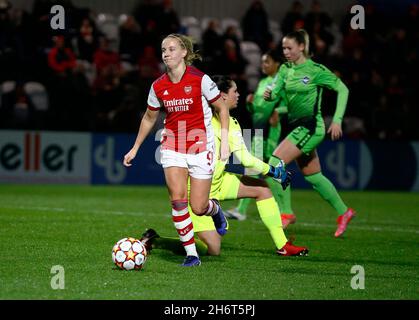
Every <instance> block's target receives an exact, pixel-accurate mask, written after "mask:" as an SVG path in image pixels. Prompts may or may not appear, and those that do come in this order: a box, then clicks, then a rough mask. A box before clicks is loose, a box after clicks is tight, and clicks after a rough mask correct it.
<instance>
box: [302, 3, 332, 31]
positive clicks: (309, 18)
mask: <svg viewBox="0 0 419 320" xmlns="http://www.w3.org/2000/svg"><path fill="white" fill-rule="evenodd" d="M316 23H317V24H319V25H318V26H315V25H316ZM331 25H332V18H331V17H330V16H329V15H328V14H327V13H326V12H325V11H323V10H322V7H321V4H320V2H319V1H318V0H313V2H312V3H311V7H310V11H309V12H308V13H307V15H306V17H305V19H304V26H305V29H306V31H307V32H308V33H309V34H312V33H313V31H314V29H315V28H317V30H318V31H317V32H319V31H321V32H324V31H325V30H326V29H327V28H329V27H330V26H331Z"/></svg>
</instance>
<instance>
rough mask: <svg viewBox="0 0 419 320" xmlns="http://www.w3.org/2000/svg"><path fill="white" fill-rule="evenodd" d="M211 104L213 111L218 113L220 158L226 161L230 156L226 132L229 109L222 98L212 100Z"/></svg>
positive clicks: (227, 132) (227, 129) (227, 130)
mask: <svg viewBox="0 0 419 320" xmlns="http://www.w3.org/2000/svg"><path fill="white" fill-rule="evenodd" d="M212 105H213V106H214V108H215V111H216V112H217V113H218V115H219V118H220V123H221V149H220V160H221V161H227V160H228V158H229V157H230V148H229V145H228V134H229V123H230V111H229V107H228V106H227V104H226V103H225V102H224V100H223V98H221V97H220V98H219V99H218V100H216V101H214V102H213V103H212Z"/></svg>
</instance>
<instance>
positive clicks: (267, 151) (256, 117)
mask: <svg viewBox="0 0 419 320" xmlns="http://www.w3.org/2000/svg"><path fill="white" fill-rule="evenodd" d="M280 63H281V57H280V54H279V52H277V51H276V50H272V49H271V50H268V51H267V52H266V53H264V54H263V55H262V60H261V69H262V73H263V74H265V75H266V77H264V78H262V79H261V80H260V81H259V83H258V86H257V88H256V91H255V93H254V94H249V95H248V96H247V99H246V108H247V110H248V111H249V113H250V114H251V116H252V125H253V129H256V130H263V135H261V134H255V135H254V136H253V138H252V154H253V155H254V156H256V157H258V158H259V159H261V160H263V161H266V162H267V161H268V160H269V157H270V156H271V155H272V152H273V151H274V150H275V148H276V147H277V145H278V142H279V137H280V135H281V123H280V121H279V120H280V117H282V115H283V114H285V113H287V107H286V106H285V105H284V104H283V103H281V102H283V100H281V99H276V100H272V101H266V100H265V99H264V98H263V94H264V92H265V90H266V89H267V88H272V87H273V86H274V84H275V82H276V80H277V78H278V71H279V67H280ZM256 133H259V132H256ZM262 153H263V156H262ZM265 180H266V182H267V183H268V185H269V187H270V189H271V190H272V193H273V195H274V197H275V200H276V202H277V203H278V205H279V204H280V203H281V202H282V203H283V202H284V201H281V198H280V196H281V193H280V192H279V191H278V189H279V188H281V186H280V185H279V184H278V183H277V182H275V181H274V180H273V179H271V178H269V177H265ZM252 200H253V199H251V198H244V199H241V200H240V201H239V204H238V206H237V207H236V208H233V209H230V210H227V211H225V212H224V214H225V216H226V217H229V218H233V219H238V220H244V219H246V211H247V208H248V207H249V204H250V202H251V201H252ZM282 216H283V215H282V214H281V217H282ZM284 222H285V221H284V219H283V226H284V228H285V227H286V225H285V224H284Z"/></svg>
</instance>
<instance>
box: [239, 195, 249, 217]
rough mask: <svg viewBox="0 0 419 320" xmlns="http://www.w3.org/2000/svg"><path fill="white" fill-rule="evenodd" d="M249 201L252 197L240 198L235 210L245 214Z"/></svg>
mask: <svg viewBox="0 0 419 320" xmlns="http://www.w3.org/2000/svg"><path fill="white" fill-rule="evenodd" d="M250 201H252V198H243V199H240V201H239V204H238V205H237V211H239V212H240V213H241V214H246V212H247V208H248V207H249V205H250Z"/></svg>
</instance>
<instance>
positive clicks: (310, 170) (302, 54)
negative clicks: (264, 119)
mask: <svg viewBox="0 0 419 320" xmlns="http://www.w3.org/2000/svg"><path fill="white" fill-rule="evenodd" d="M308 48H309V38H308V34H307V32H306V31H305V30H299V31H294V32H291V33H289V34H288V35H286V36H285V37H284V39H283V40H282V49H283V53H284V56H285V58H286V59H287V61H288V62H287V63H285V64H283V65H282V66H281V68H280V70H279V76H278V79H277V82H276V84H275V87H274V88H273V89H272V90H269V89H268V90H266V91H265V94H264V98H265V99H266V100H267V101H271V100H277V99H279V98H280V97H281V98H282V99H284V100H285V104H286V105H287V108H288V124H289V127H290V129H291V132H290V133H289V134H288V135H287V137H286V138H285V139H284V140H283V141H282V142H281V143H280V144H279V146H278V147H277V148H276V149H275V151H274V153H273V155H272V157H271V159H270V160H269V163H270V164H271V165H276V164H278V163H279V162H280V160H283V161H284V162H285V163H286V164H288V163H290V162H292V161H293V160H296V161H297V164H298V166H299V168H300V170H301V172H302V173H303V175H304V178H305V180H306V181H307V182H309V183H310V184H311V185H312V186H313V188H314V189H315V190H316V191H317V192H319V194H320V195H321V197H322V198H323V199H324V200H326V201H327V202H329V204H330V205H331V206H332V207H333V208H334V209H335V210H336V212H337V213H338V214H339V216H338V218H337V224H338V228H337V230H336V232H335V237H339V236H341V235H342V234H343V233H344V232H345V230H346V227H347V224H348V223H349V221H350V220H351V219H352V218H353V217H354V216H355V211H354V210H353V209H352V208H348V206H346V204H345V203H344V202H343V201H342V199H341V197H340V196H339V194H338V192H337V191H336V188H335V187H334V185H333V184H332V183H331V182H330V181H329V179H327V178H326V177H325V176H323V174H322V172H321V167H320V160H319V158H318V155H317V151H316V148H317V146H318V145H319V144H320V143H321V142H322V141H323V140H324V137H325V134H326V130H325V124H324V120H323V117H322V114H321V98H322V90H323V88H327V89H331V90H334V91H336V92H337V106H336V111H335V114H334V116H333V120H332V123H331V125H330V127H329V128H328V130H327V133H330V135H331V138H332V140H337V139H339V138H341V137H342V126H341V123H342V119H343V115H344V113H345V109H346V103H347V100H348V93H349V90H348V88H347V87H346V86H345V84H344V83H343V82H342V81H341V80H340V79H339V78H338V77H337V76H336V75H335V74H333V73H332V72H331V71H330V70H329V69H327V68H326V67H325V66H323V65H321V64H318V63H315V62H314V61H313V60H311V59H310V57H309V53H308ZM280 192H284V194H283V196H284V197H288V198H290V197H291V195H290V193H289V191H286V190H285V191H280ZM283 212H284V211H283ZM287 213H292V212H287Z"/></svg>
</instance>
